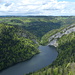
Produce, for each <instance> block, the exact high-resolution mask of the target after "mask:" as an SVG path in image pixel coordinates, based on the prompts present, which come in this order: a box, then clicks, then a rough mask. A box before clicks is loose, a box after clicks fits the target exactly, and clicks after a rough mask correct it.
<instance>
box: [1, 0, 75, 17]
mask: <svg viewBox="0 0 75 75" xmlns="http://www.w3.org/2000/svg"><path fill="white" fill-rule="evenodd" d="M0 13H2V14H1V15H3V14H4V15H5V14H6V15H7V14H8V15H24V16H25V15H75V14H74V13H75V2H68V1H58V0H18V1H17V0H0Z"/></svg>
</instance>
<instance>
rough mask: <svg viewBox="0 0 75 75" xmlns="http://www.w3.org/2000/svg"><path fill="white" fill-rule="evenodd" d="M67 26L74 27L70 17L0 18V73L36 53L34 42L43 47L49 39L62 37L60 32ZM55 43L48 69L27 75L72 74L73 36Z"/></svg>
mask: <svg viewBox="0 0 75 75" xmlns="http://www.w3.org/2000/svg"><path fill="white" fill-rule="evenodd" d="M71 24H75V17H73V16H49V17H48V16H46V17H45V16H44V17H41V16H39V17H37V16H35V17H0V70H3V69H5V68H7V67H9V66H12V65H14V64H16V63H18V62H21V61H25V60H28V59H30V58H31V57H32V56H34V55H35V54H37V53H39V51H38V45H37V44H36V43H35V42H36V41H35V40H39V43H40V44H42V45H46V44H48V43H49V38H50V37H51V36H52V35H54V34H56V33H57V32H60V33H62V31H61V30H63V29H64V28H66V27H68V26H70V25H71ZM67 38H68V39H67ZM40 40H41V41H40ZM57 40H58V41H57V42H58V47H57V51H58V53H59V55H58V57H57V59H56V60H55V61H54V62H53V63H52V64H51V65H49V66H47V67H45V68H43V69H41V70H39V71H37V72H34V73H30V74H28V75H74V74H75V70H74V69H75V33H74V32H72V33H70V34H67V35H64V36H62V37H61V38H58V39H57Z"/></svg>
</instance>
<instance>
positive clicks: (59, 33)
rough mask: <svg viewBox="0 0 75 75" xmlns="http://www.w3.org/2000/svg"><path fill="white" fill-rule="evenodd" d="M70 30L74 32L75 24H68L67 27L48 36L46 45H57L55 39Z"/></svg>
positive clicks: (68, 32)
mask: <svg viewBox="0 0 75 75" xmlns="http://www.w3.org/2000/svg"><path fill="white" fill-rule="evenodd" d="M72 32H75V24H73V25H70V26H68V27H67V28H65V29H63V30H62V31H60V32H58V33H56V34H54V35H52V36H51V37H50V38H49V42H50V43H49V44H48V45H51V46H55V47H57V46H58V43H57V40H58V39H59V38H61V37H62V36H63V35H66V34H70V33H72Z"/></svg>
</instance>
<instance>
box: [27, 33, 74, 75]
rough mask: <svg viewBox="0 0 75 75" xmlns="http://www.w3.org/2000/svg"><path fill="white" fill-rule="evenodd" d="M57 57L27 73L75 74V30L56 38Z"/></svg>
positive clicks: (36, 74) (43, 74)
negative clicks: (33, 71)
mask: <svg viewBox="0 0 75 75" xmlns="http://www.w3.org/2000/svg"><path fill="white" fill-rule="evenodd" d="M57 42H58V47H57V51H58V53H59V55H58V57H57V59H56V60H55V61H54V62H53V63H52V64H51V65H50V66H47V67H46V68H43V69H41V70H39V71H38V72H35V73H30V74H28V75H75V32H72V33H70V34H65V35H64V36H62V37H61V38H59V39H58V41H57Z"/></svg>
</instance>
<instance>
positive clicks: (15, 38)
mask: <svg viewBox="0 0 75 75" xmlns="http://www.w3.org/2000/svg"><path fill="white" fill-rule="evenodd" d="M33 39H36V38H35V36H33V35H32V34H31V33H29V32H28V31H26V30H23V29H21V28H20V27H19V29H18V27H16V26H15V27H14V26H9V25H3V24H0V70H2V69H5V68H7V67H9V66H11V65H14V64H16V63H18V62H21V61H25V60H28V59H30V58H31V57H32V56H34V55H35V54H37V53H39V51H38V45H37V44H36V43H35V42H34V41H32V40H33Z"/></svg>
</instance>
